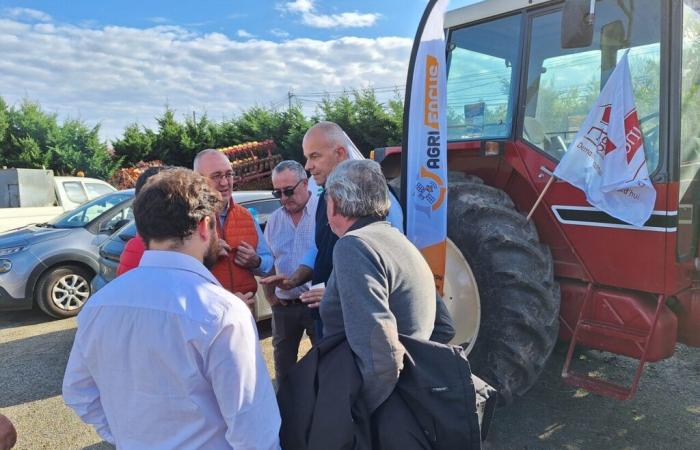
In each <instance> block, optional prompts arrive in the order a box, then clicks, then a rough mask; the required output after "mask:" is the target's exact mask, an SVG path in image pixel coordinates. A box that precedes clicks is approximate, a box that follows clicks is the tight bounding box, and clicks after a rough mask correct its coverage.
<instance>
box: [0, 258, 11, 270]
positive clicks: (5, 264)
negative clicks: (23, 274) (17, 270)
mask: <svg viewBox="0 0 700 450" xmlns="http://www.w3.org/2000/svg"><path fill="white" fill-rule="evenodd" d="M10 270H12V261H10V260H9V259H0V273H7V272H9V271H10Z"/></svg>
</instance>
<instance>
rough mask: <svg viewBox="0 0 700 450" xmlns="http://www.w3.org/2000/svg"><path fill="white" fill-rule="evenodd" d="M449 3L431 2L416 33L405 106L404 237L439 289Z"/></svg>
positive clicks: (443, 236) (442, 252) (442, 255)
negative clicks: (446, 34)
mask: <svg viewBox="0 0 700 450" xmlns="http://www.w3.org/2000/svg"><path fill="white" fill-rule="evenodd" d="M446 9H447V0H431V1H430V2H429V3H428V5H427V6H426V8H425V12H424V13H423V19H422V20H421V25H420V26H419V29H418V32H417V33H416V41H414V47H413V54H412V57H411V62H412V64H411V66H410V67H409V69H408V70H409V79H410V80H411V81H410V83H408V85H407V90H408V92H407V95H406V103H405V105H404V127H405V130H404V146H405V147H404V151H405V152H406V155H405V157H406V158H407V159H408V162H407V166H406V168H407V171H406V173H405V174H404V178H403V179H404V180H405V181H404V183H406V184H405V185H404V186H403V187H402V188H403V192H406V236H407V237H408V238H409V239H410V240H411V242H413V244H414V245H415V246H416V247H418V249H419V250H420V251H421V252H422V253H423V256H424V257H425V259H426V260H427V261H428V264H429V265H430V268H431V269H432V271H433V275H434V276H435V285H436V287H437V289H438V291H439V292H440V293H442V290H443V282H444V275H445V252H446V249H447V114H446V111H447V91H446V84H447V64H446V62H445V31H444V16H445V10H446Z"/></svg>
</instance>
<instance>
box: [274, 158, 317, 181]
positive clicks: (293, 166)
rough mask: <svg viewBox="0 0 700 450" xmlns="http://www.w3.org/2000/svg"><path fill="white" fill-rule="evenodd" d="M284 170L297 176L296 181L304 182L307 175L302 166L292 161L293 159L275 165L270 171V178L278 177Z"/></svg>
mask: <svg viewBox="0 0 700 450" xmlns="http://www.w3.org/2000/svg"><path fill="white" fill-rule="evenodd" d="M285 170H291V171H292V172H294V174H295V175H296V176H297V180H306V179H307V178H308V175H306V170H304V166H302V165H301V164H299V163H298V162H296V161H294V160H293V159H287V160H285V161H282V162H281V163H279V164H277V165H276V166H275V168H274V169H272V176H273V177H274V176H275V175H278V174H280V173H282V172H284V171H285Z"/></svg>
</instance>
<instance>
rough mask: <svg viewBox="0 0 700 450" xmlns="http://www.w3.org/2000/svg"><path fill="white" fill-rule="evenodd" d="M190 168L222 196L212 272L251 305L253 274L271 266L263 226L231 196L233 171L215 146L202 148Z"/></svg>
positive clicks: (224, 284)
mask: <svg viewBox="0 0 700 450" xmlns="http://www.w3.org/2000/svg"><path fill="white" fill-rule="evenodd" d="M193 169H194V171H195V172H197V173H199V174H201V175H203V176H205V177H206V178H207V180H208V182H209V185H210V186H211V187H212V188H213V189H215V190H216V191H218V192H219V194H221V199H222V203H221V210H220V211H219V220H217V224H216V225H217V226H216V229H217V232H218V235H219V247H220V252H219V258H218V260H217V262H216V264H215V265H214V268H213V269H212V273H213V274H214V276H215V277H216V279H217V280H219V282H220V283H221V284H222V285H223V286H224V287H225V288H226V289H228V290H229V291H231V292H233V293H235V294H236V295H237V296H239V297H241V298H243V300H244V301H245V302H246V303H247V304H248V305H249V306H252V305H253V303H254V302H255V292H256V291H257V290H258V283H257V282H256V281H255V275H258V276H263V275H265V274H267V273H268V272H270V270H272V261H273V259H272V254H271V253H270V249H269V248H268V246H267V244H266V243H265V239H264V237H263V234H262V230H261V229H260V226H259V225H258V223H257V222H256V221H255V219H254V218H253V216H252V214H250V212H249V211H248V210H247V209H246V208H244V207H242V206H240V205H238V204H236V202H234V200H233V197H232V193H233V178H234V175H233V170H232V169H231V162H230V161H229V160H228V158H227V157H226V155H224V154H223V153H221V152H220V151H219V150H215V149H206V150H202V151H201V152H199V153H198V154H197V156H196V157H195V158H194V164H193Z"/></svg>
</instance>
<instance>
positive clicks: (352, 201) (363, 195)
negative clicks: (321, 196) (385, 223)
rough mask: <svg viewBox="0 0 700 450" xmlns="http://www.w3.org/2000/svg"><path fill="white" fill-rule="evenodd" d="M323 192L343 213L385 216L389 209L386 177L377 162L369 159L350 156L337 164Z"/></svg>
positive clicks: (354, 215)
mask: <svg viewBox="0 0 700 450" xmlns="http://www.w3.org/2000/svg"><path fill="white" fill-rule="evenodd" d="M326 192H327V193H328V195H330V196H331V198H333V203H335V207H336V209H337V211H338V213H340V215H342V216H344V217H353V218H354V217H366V216H375V217H381V218H385V217H386V216H387V214H388V212H389V189H388V188H387V185H386V178H384V174H382V169H381V167H380V166H379V164H378V163H377V162H376V161H372V160H370V159H363V160H352V159H350V160H346V161H343V162H342V163H340V164H338V167H336V168H335V170H334V171H333V173H331V175H330V177H328V181H327V182H326Z"/></svg>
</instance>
